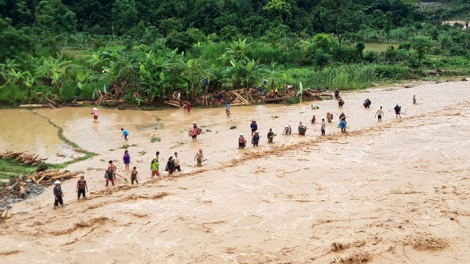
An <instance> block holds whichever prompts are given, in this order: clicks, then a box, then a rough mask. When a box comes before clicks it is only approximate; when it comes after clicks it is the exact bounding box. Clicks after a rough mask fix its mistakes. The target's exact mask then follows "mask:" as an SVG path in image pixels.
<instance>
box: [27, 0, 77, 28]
mask: <svg viewBox="0 0 470 264" xmlns="http://www.w3.org/2000/svg"><path fill="white" fill-rule="evenodd" d="M36 24H37V27H38V28H39V30H40V31H41V32H42V33H43V34H44V35H55V36H57V35H60V34H66V33H67V34H71V33H74V32H75V31H76V24H77V21H76V18H75V13H73V12H72V11H71V10H70V9H69V8H67V7H66V6H65V5H64V4H62V1H60V0H46V1H41V2H40V3H39V5H38V7H37V10H36Z"/></svg>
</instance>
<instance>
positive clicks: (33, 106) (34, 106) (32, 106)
mask: <svg viewBox="0 0 470 264" xmlns="http://www.w3.org/2000/svg"><path fill="white" fill-rule="evenodd" d="M20 107H24V108H26V107H28V108H47V107H48V106H47V105H43V104H22V105H20Z"/></svg>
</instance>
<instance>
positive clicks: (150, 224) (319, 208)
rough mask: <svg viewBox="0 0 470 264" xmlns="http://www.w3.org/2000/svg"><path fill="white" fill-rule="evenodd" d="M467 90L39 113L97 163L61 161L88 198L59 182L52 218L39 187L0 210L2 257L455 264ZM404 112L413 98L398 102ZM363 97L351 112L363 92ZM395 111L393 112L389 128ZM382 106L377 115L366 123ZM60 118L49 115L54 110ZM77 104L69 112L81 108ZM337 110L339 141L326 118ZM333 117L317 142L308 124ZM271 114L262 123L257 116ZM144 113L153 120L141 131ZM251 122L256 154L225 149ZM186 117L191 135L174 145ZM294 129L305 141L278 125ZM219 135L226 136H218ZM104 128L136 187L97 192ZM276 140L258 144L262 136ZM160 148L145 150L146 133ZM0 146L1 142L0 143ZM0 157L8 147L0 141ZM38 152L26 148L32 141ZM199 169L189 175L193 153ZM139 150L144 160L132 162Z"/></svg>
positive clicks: (464, 191)
mask: <svg viewBox="0 0 470 264" xmlns="http://www.w3.org/2000/svg"><path fill="white" fill-rule="evenodd" d="M469 89H470V84H468V83H465V82H457V83H442V84H437V85H434V84H433V85H421V86H417V87H414V88H411V89H395V90H390V89H377V90H368V91H364V92H361V93H344V94H343V95H342V97H343V98H344V99H345V101H346V104H345V106H344V108H343V109H342V110H340V109H338V108H337V106H336V102H335V101H323V102H319V103H314V104H315V105H318V106H319V107H320V109H319V110H312V109H311V107H310V105H294V106H270V105H265V106H252V107H243V108H242V107H233V108H232V117H230V118H227V117H226V116H225V111H224V109H223V108H218V109H195V111H194V113H193V111H192V113H191V115H190V116H188V115H187V114H186V113H185V112H184V111H183V110H173V111H170V110H166V111H157V112H139V111H111V110H105V111H100V122H97V123H94V122H93V121H92V120H91V116H90V115H89V110H88V109H80V110H75V109H74V110H73V111H74V117H73V118H67V115H70V113H71V112H68V111H71V110H68V109H60V110H40V112H41V114H43V115H45V116H48V117H49V118H51V120H53V121H54V122H55V123H56V124H58V125H60V126H61V127H63V128H64V135H65V136H67V137H69V138H70V139H71V140H72V141H74V142H76V143H78V144H79V145H80V147H82V148H85V149H87V150H90V151H95V152H98V153H99V154H100V155H99V156H97V157H95V158H93V159H91V160H87V161H84V162H81V163H77V164H73V165H71V166H69V168H68V169H70V170H75V171H79V170H84V171H85V176H86V180H87V181H88V184H89V188H90V191H91V192H90V193H89V196H90V198H89V199H88V200H80V201H76V194H75V192H74V190H75V183H74V181H73V180H70V181H67V182H66V183H64V186H63V190H64V194H65V203H66V206H65V207H64V208H59V209H57V210H52V202H53V197H52V189H48V190H47V191H46V192H45V193H43V194H41V195H40V196H38V197H36V198H34V199H28V200H27V201H25V202H22V203H18V204H15V205H14V207H13V209H12V211H11V212H12V213H13V218H11V219H10V220H8V221H6V222H5V223H4V224H2V225H1V226H0V236H1V239H0V261H1V262H2V263H28V264H29V263H77V264H78V263H427V264H438V263H439V264H441V263H468V260H469V259H470V249H469V247H468V245H469V244H470V239H469V237H470V231H469V227H470V207H469V205H468V199H469V198H470V176H468V172H469V162H468V161H469V160H470V153H469V152H468V148H469V146H470V139H469V135H470V92H469ZM414 94H415V95H416V97H417V98H418V104H417V105H413V104H412V101H411V98H412V96H413V95H414ZM367 97H368V98H370V99H371V100H372V106H371V109H364V108H363V107H362V102H363V100H364V99H365V98H367ZM397 103H399V104H400V105H402V110H403V112H404V113H405V114H406V115H402V119H395V115H394V113H393V110H392V109H393V107H394V106H395V104H397ZM380 105H382V106H383V107H384V111H385V120H384V121H383V122H382V123H379V124H377V120H376V119H374V114H375V112H376V111H377V109H378V107H379V106H380ZM60 111H62V112H60ZM82 111H83V112H82ZM341 111H344V112H345V114H346V115H347V116H348V125H349V130H348V133H347V134H341V133H340V132H339V129H338V128H337V127H336V126H337V117H338V115H339V113H340V112H341ZM326 112H332V113H333V114H334V115H335V119H334V122H335V123H332V124H328V125H327V128H326V132H327V135H326V136H325V137H322V138H319V137H318V135H319V134H320V131H319V129H320V125H319V124H315V125H311V124H310V122H309V120H310V118H311V116H312V115H313V114H315V115H316V116H317V121H318V120H319V119H320V120H321V118H323V117H325V116H326ZM273 116H278V118H272V117H273ZM156 117H158V118H159V119H161V120H160V121H159V122H160V123H161V124H160V126H158V128H157V129H155V128H154V125H155V124H156V121H155V120H156ZM253 118H256V119H257V120H258V124H259V130H260V131H261V136H262V140H261V142H260V147H258V148H253V147H251V146H249V147H248V148H247V149H244V150H239V149H237V148H236V147H237V141H236V140H237V138H238V134H239V133H240V132H243V133H244V134H245V135H247V134H250V131H249V124H250V121H251V119H253ZM192 121H197V122H198V124H199V125H200V126H204V129H209V130H210V131H211V132H206V133H205V134H203V135H201V137H200V139H199V141H198V142H197V143H192V142H191V141H190V138H189V137H188V136H187V132H186V131H187V129H188V128H189V127H190V126H191V123H192ZM300 121H302V122H304V123H305V124H308V126H309V130H308V132H307V135H306V136H304V137H303V136H299V135H297V133H296V129H294V130H295V133H294V134H292V135H290V136H283V135H281V132H282V127H283V125H285V124H291V125H292V126H293V127H295V126H296V125H297V124H298V122H300ZM231 126H237V129H234V130H230V127H231ZM120 127H126V128H128V129H129V132H130V137H129V144H130V145H131V146H130V147H129V152H130V154H131V162H132V164H131V167H132V166H137V168H138V171H139V173H140V178H141V183H140V184H138V185H137V186H136V185H134V186H130V185H129V183H128V182H126V181H124V180H123V179H121V178H118V181H117V185H118V186H116V187H108V188H106V187H104V179H103V173H102V171H99V170H93V169H90V170H87V168H104V167H105V166H106V161H107V160H109V159H113V160H116V161H117V166H118V173H120V174H122V175H124V176H127V177H128V176H129V172H126V171H124V166H123V164H122V162H121V160H122V159H121V158H122V154H123V150H122V149H120V148H119V147H120V146H122V144H123V141H122V139H121V138H120V136H121V134H120V131H119V128H120ZM270 127H271V128H273V130H274V131H275V132H277V134H278V135H277V136H276V137H275V139H274V142H275V143H274V144H272V145H268V144H267V143H266V133H267V130H268V129H269V128H270ZM152 136H158V137H161V139H162V141H161V142H158V143H150V137H152ZM2 144H4V143H2ZM0 146H1V147H2V148H6V147H8V145H5V144H4V145H0ZM35 147H37V148H40V146H35ZM199 148H202V149H203V150H204V156H205V158H207V159H208V160H207V161H206V162H205V163H204V166H203V167H202V168H197V167H195V162H194V161H193V157H194V155H195V154H196V151H197V149H199ZM157 150H158V151H160V153H161V156H160V161H164V160H167V159H168V157H169V156H170V155H173V152H175V151H178V152H179V154H180V160H181V166H182V168H183V172H182V173H176V174H175V175H174V176H172V177H167V173H166V172H164V171H162V168H163V167H164V166H162V165H161V166H160V168H161V169H160V171H161V173H162V175H164V176H165V177H164V180H163V181H159V180H156V179H150V172H149V162H150V159H151V158H152V156H153V155H154V153H155V151H157ZM139 151H146V154H143V155H139V154H138V152H139Z"/></svg>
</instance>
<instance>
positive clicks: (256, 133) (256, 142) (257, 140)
mask: <svg viewBox="0 0 470 264" xmlns="http://www.w3.org/2000/svg"><path fill="white" fill-rule="evenodd" d="M251 143H252V144H253V147H257V146H258V143H259V133H258V131H255V135H254V136H253V139H252V140H251Z"/></svg>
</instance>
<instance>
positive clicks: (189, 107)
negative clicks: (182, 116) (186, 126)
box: [186, 102, 191, 115]
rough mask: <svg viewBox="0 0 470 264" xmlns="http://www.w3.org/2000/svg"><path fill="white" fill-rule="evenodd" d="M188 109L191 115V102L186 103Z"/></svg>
mask: <svg viewBox="0 0 470 264" xmlns="http://www.w3.org/2000/svg"><path fill="white" fill-rule="evenodd" d="M186 109H188V115H189V111H191V104H189V102H188V103H186Z"/></svg>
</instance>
